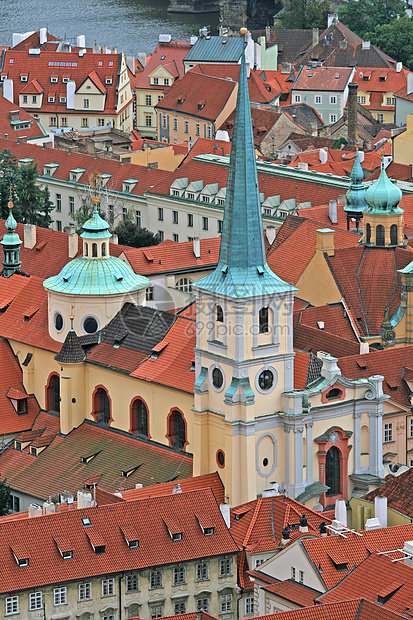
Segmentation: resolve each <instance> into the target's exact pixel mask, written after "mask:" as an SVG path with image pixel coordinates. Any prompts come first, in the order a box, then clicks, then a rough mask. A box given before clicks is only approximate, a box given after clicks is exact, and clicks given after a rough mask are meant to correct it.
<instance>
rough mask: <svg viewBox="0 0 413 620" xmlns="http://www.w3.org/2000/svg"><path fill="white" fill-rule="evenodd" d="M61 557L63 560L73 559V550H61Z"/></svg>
mask: <svg viewBox="0 0 413 620" xmlns="http://www.w3.org/2000/svg"><path fill="white" fill-rule="evenodd" d="M62 558H63V559H64V560H73V551H63V553H62Z"/></svg>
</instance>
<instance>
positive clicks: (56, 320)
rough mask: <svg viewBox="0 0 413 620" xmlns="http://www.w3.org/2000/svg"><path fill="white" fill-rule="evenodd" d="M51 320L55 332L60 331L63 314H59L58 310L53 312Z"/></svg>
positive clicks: (62, 323) (62, 324)
mask: <svg viewBox="0 0 413 620" xmlns="http://www.w3.org/2000/svg"><path fill="white" fill-rule="evenodd" d="M53 321H54V328H55V330H56V331H57V332H61V331H62V329H63V327H64V324H65V322H64V320H63V316H62V315H61V314H60V312H55V313H54V317H53Z"/></svg>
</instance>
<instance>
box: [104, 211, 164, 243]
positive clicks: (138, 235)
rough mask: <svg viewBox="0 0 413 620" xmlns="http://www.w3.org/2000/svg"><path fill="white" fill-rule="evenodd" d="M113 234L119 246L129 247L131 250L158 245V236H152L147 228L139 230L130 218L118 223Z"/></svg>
mask: <svg viewBox="0 0 413 620" xmlns="http://www.w3.org/2000/svg"><path fill="white" fill-rule="evenodd" d="M114 232H115V233H116V234H117V235H118V238H119V243H120V244H121V245H129V246H131V247H132V248H146V247H148V246H150V245H158V243H159V235H154V234H153V233H151V232H150V231H149V230H148V229H147V228H139V226H136V224H134V223H133V222H132V220H131V219H130V218H126V219H125V220H122V221H121V222H119V224H118V225H117V226H116V228H115V230H114Z"/></svg>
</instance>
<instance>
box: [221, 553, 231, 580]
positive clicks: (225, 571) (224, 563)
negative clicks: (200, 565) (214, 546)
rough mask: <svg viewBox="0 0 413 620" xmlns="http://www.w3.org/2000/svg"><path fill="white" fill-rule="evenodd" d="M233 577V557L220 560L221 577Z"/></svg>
mask: <svg viewBox="0 0 413 620" xmlns="http://www.w3.org/2000/svg"><path fill="white" fill-rule="evenodd" d="M231 576H232V557H229V558H220V560H219V577H231Z"/></svg>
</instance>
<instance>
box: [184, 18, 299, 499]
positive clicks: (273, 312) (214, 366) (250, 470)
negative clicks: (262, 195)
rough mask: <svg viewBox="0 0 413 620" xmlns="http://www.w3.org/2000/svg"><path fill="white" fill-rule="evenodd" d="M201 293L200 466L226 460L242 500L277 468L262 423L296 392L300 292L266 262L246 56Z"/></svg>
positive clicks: (227, 474)
mask: <svg viewBox="0 0 413 620" xmlns="http://www.w3.org/2000/svg"><path fill="white" fill-rule="evenodd" d="M243 30H245V29H242V30H241V32H243ZM243 34H244V33H243ZM193 290H194V291H195V294H196V300H197V341H196V349H195V367H196V370H195V372H196V380H195V385H194V393H195V407H194V411H195V415H194V425H195V436H196V445H197V446H199V453H198V454H197V459H198V464H196V465H195V468H196V472H195V473H197V474H199V473H205V472H207V471H213V469H214V468H216V466H217V465H218V467H219V468H220V469H221V470H222V471H221V472H220V473H221V475H222V477H223V479H224V482H225V487H226V490H227V493H228V495H229V496H230V502H231V503H232V504H237V503H240V502H243V501H246V500H247V499H251V497H256V494H257V493H258V492H260V491H261V490H262V488H263V487H264V486H265V484H266V481H265V480H264V479H262V478H261V482H260V478H259V476H257V468H259V467H268V468H269V471H270V470H271V468H274V467H275V464H274V463H271V462H268V461H269V459H264V460H267V464H266V465H263V464H262V463H260V465H258V461H256V456H255V455H256V438H255V423H256V420H257V418H258V417H261V416H268V417H269V425H270V424H271V422H270V418H271V416H274V415H275V413H276V412H277V411H281V410H282V408H283V400H282V393H283V392H285V391H289V390H292V389H293V357H294V353H293V320H292V317H293V300H294V291H295V290H296V289H295V288H294V287H293V286H291V285H290V284H288V283H286V282H284V281H283V280H281V278H279V277H278V276H277V275H276V274H275V273H273V271H271V269H270V268H269V266H268V264H267V260H266V255H265V246H264V234H263V226H262V215H261V205H260V199H259V189H258V177H257V168H256V161H255V149H254V140H253V134H252V124H251V109H250V101H249V96H248V83H247V74H246V63H245V56H244V55H243V56H242V59H241V70H240V80H239V88H238V98H237V107H236V115H235V123H234V134H233V139H232V149H231V158H230V166H229V173H228V185H227V197H226V203H225V211H224V223H223V231H222V237H221V247H220V254H219V260H218V265H217V267H216V269H215V270H214V271H213V272H212V273H211V274H209V275H208V276H206V277H205V278H202V279H201V280H199V281H197V282H196V284H195V285H193ZM274 458H276V457H274ZM260 484H262V486H261V488H259V487H260Z"/></svg>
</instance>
